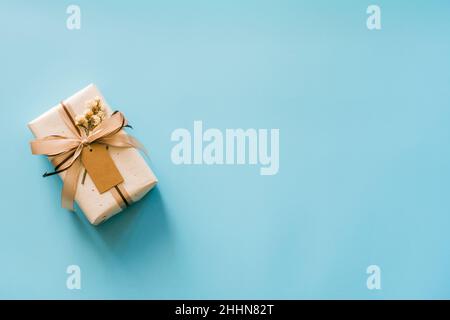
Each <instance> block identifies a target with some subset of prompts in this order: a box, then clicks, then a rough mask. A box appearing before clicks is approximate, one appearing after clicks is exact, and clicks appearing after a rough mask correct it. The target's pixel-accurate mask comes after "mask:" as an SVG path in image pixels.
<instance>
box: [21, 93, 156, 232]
mask: <svg viewBox="0 0 450 320" xmlns="http://www.w3.org/2000/svg"><path fill="white" fill-rule="evenodd" d="M95 97H100V98H101V99H102V101H103V104H104V106H105V108H106V110H107V113H108V116H109V115H111V113H112V110H111V108H110V107H109V105H108V103H107V102H106V100H105V99H104V97H103V96H102V95H101V93H100V91H99V90H98V89H97V87H96V86H95V85H93V84H90V85H89V86H87V87H86V88H84V89H82V90H81V91H79V92H77V93H75V94H74V95H73V96H71V97H70V98H68V99H65V100H64V104H65V105H67V106H68V107H69V108H70V109H71V110H72V112H73V113H74V114H83V112H84V110H85V108H86V102H87V101H89V100H92V99H94V98H95ZM60 108H62V106H61V104H58V105H57V106H55V107H53V108H52V109H50V110H48V111H47V112H45V113H44V114H42V115H41V116H39V117H38V118H37V119H35V120H33V121H31V122H30V123H29V124H28V127H29V128H30V130H31V132H32V133H33V134H34V136H35V137H36V138H43V137H45V136H49V135H55V134H56V135H62V136H68V137H71V136H73V134H72V133H71V131H70V129H69V128H68V127H67V126H66V124H65V123H64V121H63V119H62V118H61V116H60V114H59V109H60ZM124 114H125V116H126V110H125V112H124ZM108 150H109V153H110V155H111V158H112V159H113V161H114V163H115V165H116V166H117V169H118V170H119V172H120V173H121V175H122V177H123V178H124V182H123V183H122V186H123V187H124V188H125V190H126V192H127V193H128V195H129V197H130V198H131V200H132V202H136V201H139V200H140V199H141V198H142V197H143V196H144V195H145V194H146V193H147V192H149V191H150V190H151V189H152V188H153V187H154V186H155V185H156V183H157V182H158V180H157V179H156V177H155V175H154V174H153V172H152V170H151V169H150V168H149V167H148V165H147V163H146V162H145V160H144V158H143V157H142V156H141V154H140V153H139V150H137V149H135V148H118V147H112V146H110V147H109V148H108ZM83 175H84V168H82V170H81V174H80V176H79V179H78V187H77V191H76V194H75V201H76V202H77V203H78V206H79V207H80V208H81V210H82V211H83V212H84V214H85V216H86V217H87V219H88V220H89V222H90V223H92V224H93V225H98V224H100V223H102V222H103V221H105V220H107V219H109V218H110V217H112V216H113V215H115V214H117V213H118V212H120V211H122V208H121V206H120V205H119V203H118V201H117V200H116V198H115V197H114V196H113V194H112V192H111V191H106V192H104V193H102V194H100V193H99V192H98V190H97V188H96V187H95V185H94V183H93V181H92V179H91V178H90V177H89V174H86V177H85V179H84V181H82V180H83ZM59 176H60V177H61V178H62V179H64V176H65V172H61V173H59ZM58 203H60V200H59V199H58Z"/></svg>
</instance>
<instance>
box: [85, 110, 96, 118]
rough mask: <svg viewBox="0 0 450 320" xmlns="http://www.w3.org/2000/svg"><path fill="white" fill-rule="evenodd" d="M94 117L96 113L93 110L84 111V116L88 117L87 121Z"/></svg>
mask: <svg viewBox="0 0 450 320" xmlns="http://www.w3.org/2000/svg"><path fill="white" fill-rule="evenodd" d="M93 115H94V112H93V111H92V110H91V109H86V110H85V111H84V116H85V117H86V119H89V118H90V117H92V116H93Z"/></svg>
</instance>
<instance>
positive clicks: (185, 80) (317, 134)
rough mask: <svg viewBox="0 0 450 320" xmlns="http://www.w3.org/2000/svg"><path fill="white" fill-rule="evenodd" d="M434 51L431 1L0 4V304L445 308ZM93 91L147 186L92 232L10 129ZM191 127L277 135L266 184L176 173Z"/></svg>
mask: <svg viewBox="0 0 450 320" xmlns="http://www.w3.org/2000/svg"><path fill="white" fill-rule="evenodd" d="M69 4H77V5H79V6H80V8H81V30H72V31H71V30H68V29H67V28H66V19H67V17H68V15H67V14H66V8H67V6H68V5H69ZM370 4H377V5H380V6H381V13H382V30H380V31H369V30H368V29H367V28H366V18H367V14H366V8H367V6H368V5H370ZM449 40H450V3H449V2H448V1H420V2H419V1H414V3H412V2H411V1H406V0H404V1H395V2H394V1H373V2H372V1H370V2H369V1H356V0H355V1H350V0H347V1H339V2H338V1H298V0H295V1H294V0H292V1H256V0H255V1H220V2H219V1H207V0H204V1H164V2H163V1H158V2H156V1H148V2H147V1H134V2H128V3H125V2H119V1H115V2H111V1H95V2H94V1H73V2H67V1H58V2H56V1H39V2H38V1H28V2H25V1H8V2H5V1H2V2H1V5H0V41H1V50H0V68H1V75H0V119H1V121H2V132H3V134H2V136H1V138H0V142H1V147H2V156H1V158H0V165H1V166H0V168H1V176H2V177H1V179H0V193H1V200H2V206H1V213H0V215H1V223H0V298H62V299H80V298H106V299H109V298H138V299H140V298H160V299H165V298H210V299H214V298H287V299H300V298H362V299H379V298H450V275H449V270H450V250H449V245H450V232H449V231H450V197H449V192H450V149H449V147H448V143H449V140H450V93H449V88H450V87H449V85H450V59H449V57H450V41H449ZM91 82H93V83H95V84H96V85H97V86H98V87H99V89H100V90H101V91H102V93H103V94H104V95H105V97H106V99H107V100H108V102H109V103H110V104H111V105H113V106H115V107H117V108H120V109H121V110H123V111H124V112H125V114H126V115H127V118H128V119H129V120H130V122H131V123H132V124H133V126H134V128H135V129H134V131H133V134H134V135H135V136H136V137H137V138H138V139H140V140H141V141H142V142H143V143H144V144H145V145H146V147H147V148H148V149H149V150H150V153H151V161H150V165H151V167H152V168H153V170H154V171H155V173H156V174H157V176H158V178H159V180H160V183H159V185H158V187H157V189H155V190H153V191H152V192H151V193H150V194H149V195H148V196H146V197H145V198H144V199H143V200H142V201H140V202H139V203H137V204H135V205H133V206H132V207H131V208H130V209H128V210H127V211H126V212H124V213H123V214H120V215H118V216H116V217H115V218H113V219H111V220H110V221H108V222H107V223H105V224H104V225H101V226H100V227H92V226H90V225H89V224H88V223H87V221H86V220H85V219H84V218H83V216H82V214H81V213H80V212H78V213H77V214H75V215H74V214H71V213H69V212H66V211H65V210H64V209H62V208H60V198H59V197H60V189H61V182H60V181H59V179H58V178H47V179H43V178H42V177H41V174H42V172H44V171H45V170H48V169H50V166H49V164H48V162H47V160H46V159H45V158H44V157H37V156H32V155H31V153H30V149H29V145H28V141H29V140H31V139H32V135H31V133H30V132H29V131H28V129H27V127H26V124H27V122H28V121H30V120H32V119H34V118H35V117H37V116H38V115H40V114H42V113H43V112H44V111H46V110H47V109H48V108H50V107H51V106H53V105H55V104H56V103H57V102H58V101H60V100H61V99H63V98H65V97H68V96H70V95H71V94H73V93H74V92H76V91H78V90H79V89H81V88H83V87H84V86H86V85H87V84H89V83H91ZM194 120H202V121H203V124H204V127H205V128H210V127H216V128H219V129H222V130H225V129H226V128H268V129H270V128H279V129H280V171H279V173H278V174H277V175H275V176H260V175H259V167H258V166H251V165H244V166H206V165H204V166H193V165H192V166H176V165H174V164H173V163H172V162H171V159H170V151H171V148H172V146H173V145H174V143H173V142H171V141H170V134H171V132H172V131H173V130H175V129H176V128H183V127H184V128H188V129H189V130H191V132H192V126H193V121H194ZM71 264H76V265H79V266H80V267H81V273H82V289H81V290H68V289H67V288H66V278H67V276H68V275H67V274H66V268H67V266H68V265H71ZM371 264H376V265H379V266H380V268H381V271H382V273H381V285H382V289H381V290H379V291H376V290H375V291H371V290H368V289H367V287H366V279H367V274H366V268H367V266H369V265H371Z"/></svg>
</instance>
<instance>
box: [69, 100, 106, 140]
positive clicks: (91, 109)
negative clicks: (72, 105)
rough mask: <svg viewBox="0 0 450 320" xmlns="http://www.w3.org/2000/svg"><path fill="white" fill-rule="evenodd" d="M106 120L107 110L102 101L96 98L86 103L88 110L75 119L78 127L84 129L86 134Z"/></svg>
mask: <svg viewBox="0 0 450 320" xmlns="http://www.w3.org/2000/svg"><path fill="white" fill-rule="evenodd" d="M105 118H106V109H105V106H104V104H103V102H102V99H100V98H99V97H96V98H95V99H93V100H89V101H88V102H87V103H86V110H85V111H84V113H83V114H82V115H78V116H76V117H75V123H76V125H77V126H79V127H81V128H83V129H84V130H85V131H86V134H87V135H89V133H90V132H91V131H92V130H94V129H95V127H97V126H98V125H99V124H100V123H101V122H102V121H103V119H105Z"/></svg>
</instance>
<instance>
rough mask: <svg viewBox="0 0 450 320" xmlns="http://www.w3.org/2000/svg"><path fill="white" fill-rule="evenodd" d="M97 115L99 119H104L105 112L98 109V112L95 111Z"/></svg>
mask: <svg viewBox="0 0 450 320" xmlns="http://www.w3.org/2000/svg"><path fill="white" fill-rule="evenodd" d="M97 116H98V117H100V119H102V120H103V119H105V117H106V114H105V113H104V112H103V111H101V110H100V111H99V112H97Z"/></svg>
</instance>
